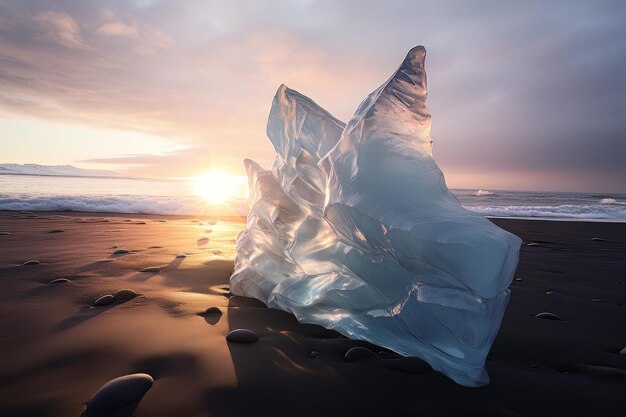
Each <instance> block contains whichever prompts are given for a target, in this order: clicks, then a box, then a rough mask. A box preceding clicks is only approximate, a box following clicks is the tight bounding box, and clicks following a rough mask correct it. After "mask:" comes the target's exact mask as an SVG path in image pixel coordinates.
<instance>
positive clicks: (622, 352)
mask: <svg viewBox="0 0 626 417" xmlns="http://www.w3.org/2000/svg"><path fill="white" fill-rule="evenodd" d="M619 354H620V355H622V356H626V347H625V348H622V350H620V351H619Z"/></svg>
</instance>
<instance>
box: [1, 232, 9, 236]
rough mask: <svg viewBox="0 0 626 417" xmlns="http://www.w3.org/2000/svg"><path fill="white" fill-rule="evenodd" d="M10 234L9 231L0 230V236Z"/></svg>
mask: <svg viewBox="0 0 626 417" xmlns="http://www.w3.org/2000/svg"><path fill="white" fill-rule="evenodd" d="M10 234H11V233H9V232H0V236H8V235H10Z"/></svg>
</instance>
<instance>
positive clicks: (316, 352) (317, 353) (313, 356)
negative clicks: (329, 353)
mask: <svg viewBox="0 0 626 417" xmlns="http://www.w3.org/2000/svg"><path fill="white" fill-rule="evenodd" d="M309 355H310V356H311V357H312V358H315V359H319V357H320V356H322V355H320V353H319V352H318V351H317V350H312V351H311V353H309Z"/></svg>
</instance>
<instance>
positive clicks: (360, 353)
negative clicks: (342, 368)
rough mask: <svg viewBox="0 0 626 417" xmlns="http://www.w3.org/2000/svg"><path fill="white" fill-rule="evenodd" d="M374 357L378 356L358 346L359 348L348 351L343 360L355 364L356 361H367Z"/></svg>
mask: <svg viewBox="0 0 626 417" xmlns="http://www.w3.org/2000/svg"><path fill="white" fill-rule="evenodd" d="M372 356H376V354H375V353H374V352H372V351H371V350H369V349H368V348H364V347H360V346H357V347H353V348H350V349H348V351H347V352H346V354H345V355H344V357H343V360H345V361H346V362H354V361H358V360H362V359H366V358H369V357H372Z"/></svg>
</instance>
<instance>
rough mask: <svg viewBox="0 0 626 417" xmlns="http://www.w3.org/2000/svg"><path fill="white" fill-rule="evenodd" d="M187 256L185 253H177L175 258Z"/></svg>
mask: <svg viewBox="0 0 626 417" xmlns="http://www.w3.org/2000/svg"><path fill="white" fill-rule="evenodd" d="M187 256H188V255H187V254H186V253H177V254H176V257H177V258H186V257H187Z"/></svg>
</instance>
